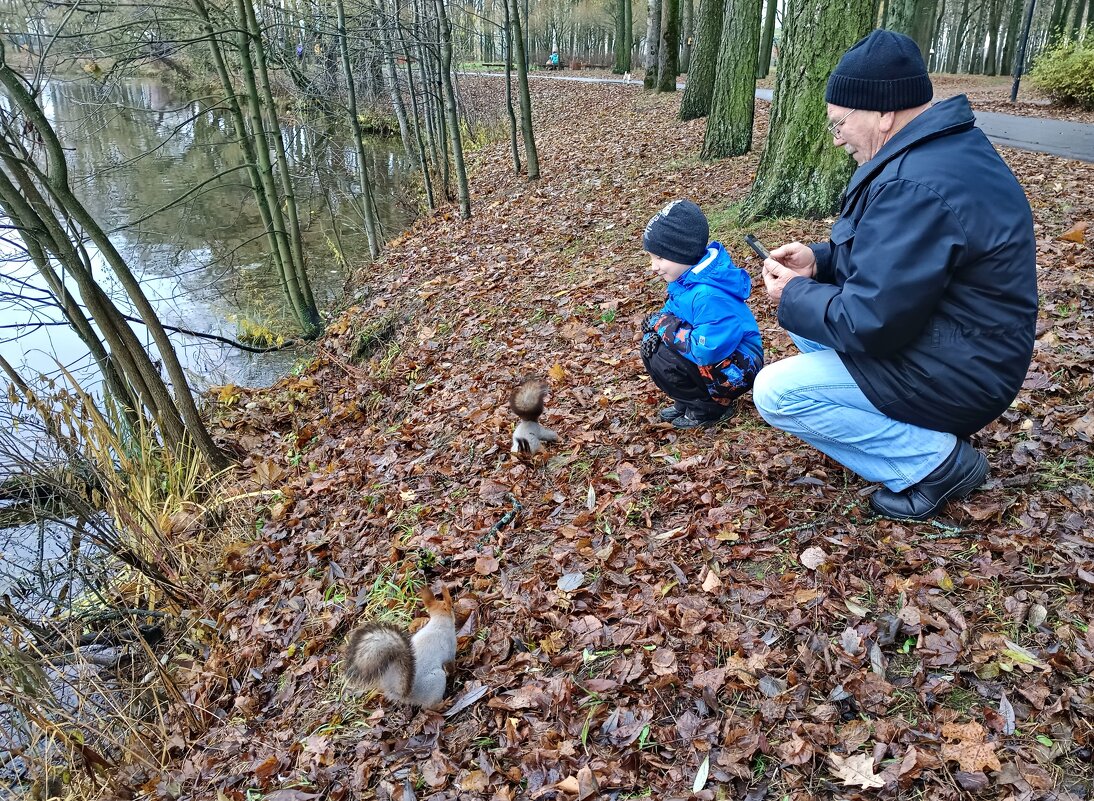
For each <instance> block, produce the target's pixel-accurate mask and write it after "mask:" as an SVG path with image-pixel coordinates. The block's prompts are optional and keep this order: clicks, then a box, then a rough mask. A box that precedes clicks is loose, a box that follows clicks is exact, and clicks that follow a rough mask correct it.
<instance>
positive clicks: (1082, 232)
mask: <svg viewBox="0 0 1094 801" xmlns="http://www.w3.org/2000/svg"><path fill="white" fill-rule="evenodd" d="M1089 225H1090V223H1088V222H1086V220H1080V221H1079V222H1077V223H1075V224H1074V225H1073V226H1071V227H1070V228H1068V229H1067V230H1066V231H1064V232H1063V233H1062V234H1060V235H1059V236H1058V237H1056V238H1057V239H1062V240H1064V241H1065V242H1078V243H1079V244H1080V245H1084V244H1086V229H1087V227H1088V226H1089Z"/></svg>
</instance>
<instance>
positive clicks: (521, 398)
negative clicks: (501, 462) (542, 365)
mask: <svg viewBox="0 0 1094 801" xmlns="http://www.w3.org/2000/svg"><path fill="white" fill-rule="evenodd" d="M546 396H547V382H546V381H544V380H543V379H542V378H526V379H525V380H524V381H521V382H520V384H519V385H518V386H517V388H516V389H514V390H513V394H512V395H510V396H509V408H510V409H512V410H513V413H514V414H515V415H516V416H517V417H519V418H520V422H519V423H517V427H516V428H515V429H514V430H513V447H512V449H511V452H512V453H535V452H536V451H538V450H539V446H540V445H541V444H543V443H544V442H558V434H556V433H555V432H554V431H552V430H551V429H549V428H545V427H544V426H541V425H540V424H539V418H540V415H542V414H543V399H544V398H545V397H546Z"/></svg>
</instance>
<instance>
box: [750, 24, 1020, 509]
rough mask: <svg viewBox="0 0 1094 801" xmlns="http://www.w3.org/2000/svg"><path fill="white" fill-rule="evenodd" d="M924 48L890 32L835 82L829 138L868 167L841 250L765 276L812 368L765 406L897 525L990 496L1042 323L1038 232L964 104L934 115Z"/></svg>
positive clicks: (791, 375)
mask: <svg viewBox="0 0 1094 801" xmlns="http://www.w3.org/2000/svg"><path fill="white" fill-rule="evenodd" d="M932 95H933V88H932V86H931V80H930V77H929V76H928V75H927V68H926V65H925V64H924V63H923V58H922V56H921V55H920V52H919V48H918V47H917V45H916V44H915V42H914V41H913V40H912V39H910V38H908V37H907V36H904V35H902V34H899V33H893V32H891V31H886V30H875V31H873V32H872V33H870V34H869V35H868V36H866V37H865V38H864V39H862V40H861V41H859V42H858V43H857V44H855V45H854V46H853V47H852V48H851V49H850V50H848V51H847V52H846V53H845V54H844V55H843V58H842V59H841V60H840V62H839V64H838V65H837V66H836V69H835V71H834V72H833V73H832V75H831V76H830V78H829V80H828V86H827V90H826V92H825V100H826V101H827V103H828V108H827V113H828V121H829V125H828V132H829V133H830V134H831V136H832V138H833V140H834V144H835V145H836V146H837V147H842V148H843V149H844V150H846V151H847V152H848V153H849V154H850V155H851V157H852V158H853V159H854V160H855V162H856V163H857V164H858V165H859V166H858V170H856V172H855V174H854V175H853V176H852V178H851V182H850V184H849V185H848V187H847V191H846V194H845V199H844V201H843V206H842V209H841V211H840V216H839V219H838V220H837V221H836V223H835V224H834V225H833V226H832V233H831V237H830V241H829V242H825V243H823V244H814V245H810V246H808V247H806V246H805V245H803V244H801V243H800V242H792V243H790V244H787V245H783V246H782V247H780V248H776V249H774V250H773V251H772V252H771V258H769V259H767V260H766V261H765V262H764V284H765V288H766V290H767V294H768V296H769V297H770V298H771V299H772V300H774V301H776V302H778V317H779V323H780V324H781V325H782V327H783V328H785V329H786V330H787V331H788V332H789V333H790V335H791V338H792V339H793V340H794V342H795V344H797V346H798V349H799V350H800V351H801V354H800V355H797V356H793V357H791V358H788V359H783V360H781V361H779V362H776V363H775V364H771V365H769V366H767V367H765V368H764V369H763V370H762V371H761V372H760V373H759V375H758V376H757V377H756V384H755V387H754V389H753V397H754V398H755V402H756V407H757V409H758V410H759V411H760V414H761V415H763V417H764V419H766V420H767V421H768V422H769V423H771V424H772V425H773V426H776V427H778V428H781V429H783V430H784V431H788V432H790V433H792V434H794V435H796V436H798V437H800V438H801V439H803V440H805V441H806V442H808V443H810V444H811V445H813V446H814V447H816V448H817V449H818V450H821V451H823V452H824V453H826V454H828V455H829V456H831V457H832V458H833V459H835V460H836V461H838V462H840V463H841V464H843V465H844V466H846V467H847V468H848V469H850V470H853V471H854V472H856V473H858V474H860V475H861V476H863V477H864V478H866V479H867V480H868V481H876V482H880V483H882V484H884V488H883V489H879V490H878V491H876V492H875V493H874V494H873V495H872V496H871V498H870V504H871V506H872V507H873V509H874V511H875V512H877V513H878V514H881V515H884V516H886V517H895V518H910V519H913V520H924V519H927V518H929V517H931V516H933V515H934V514H935V513H936V512H938V511H939V510H940V509H941V508H942V507H943V506H944V505H945V503H946V502H947V501H948V500H950V499H954V498H962V497H965V496H966V495H968V494H969V493H970V492H972V491H973V490H974V489H976V488H977V487H979V486H980V485H981V484H983V482H984V480H985V479H986V478H987V474H988V464H987V460H986V459H985V458H984V456H983V455H982V454H981V453H979V452H978V451H977V450H976V449H975V448H973V446H972V445H971V444H970V443H969V439H968V438H969V437H970V436H971V435H972V434H974V433H976V432H977V431H979V430H980V429H981V428H983V427H984V426H985V425H987V424H988V423H990V422H991V421H992V420H994V419H995V418H996V417H998V416H999V415H1000V414H1001V413H1002V412H1003V411H1004V410H1005V409H1006V408H1007V407H1008V406H1009V405H1010V402H1011V401H1012V400H1014V397H1015V396H1016V395H1017V394H1018V390H1019V389H1020V388H1021V386H1022V381H1023V380H1024V378H1025V374H1026V370H1027V368H1028V367H1029V362H1030V359H1031V357H1032V354H1033V339H1034V330H1035V327H1036V320H1037V282H1036V273H1035V269H1036V248H1035V243H1034V237H1033V218H1032V215H1031V213H1030V208H1029V203H1028V201H1027V200H1026V197H1025V194H1024V192H1023V191H1022V187H1021V186H1020V185H1019V184H1018V182H1017V180H1015V178H1014V175H1013V174H1012V173H1011V172H1010V170H1009V169H1008V168H1007V166H1006V164H1004V163H1003V160H1002V159H1001V158H1000V157H999V154H998V153H996V152H995V149H994V148H993V147H992V146H991V144H990V143H989V142H988V140H987V138H986V137H985V136H984V134H983V132H982V131H980V129H978V128H975V127H974V122H975V121H974V118H973V115H972V110H971V109H970V107H969V103H968V99H967V98H966V97H965V96H964V95H961V96H958V97H953V98H950V99H948V100H945V101H942V102H940V103H938V104H936V105H934V106H932V105H930V101H931V97H932Z"/></svg>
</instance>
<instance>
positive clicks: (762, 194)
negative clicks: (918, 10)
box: [741, 0, 874, 223]
mask: <svg viewBox="0 0 1094 801" xmlns="http://www.w3.org/2000/svg"><path fill="white" fill-rule="evenodd" d="M873 14H874V4H873V0H839V2H826V0H790V2H789V3H788V7H787V13H786V18H785V20H784V24H783V38H782V43H781V45H780V49H779V71H778V78H777V79H776V81H775V95H774V99H773V102H772V107H771V122H770V126H769V132H768V136H767V146H766V148H765V149H764V153H763V157H762V158H761V159H760V165H759V167H758V169H757V171H756V179H755V181H754V182H753V185H752V191H751V193H750V194H749V195H748V197H747V198H746V199H745V203H744V208H743V210H742V212H741V218H742V221H743V222H745V223H749V222H752V221H754V220H757V219H760V218H762V217H807V218H816V217H826V216H828V215H831V214H833V213H835V212H836V210H837V208H838V206H839V197H840V194H841V193H842V192H843V190H844V188H845V187H846V186H847V181H848V179H849V178H850V176H851V172H852V168H853V162H852V161H851V160H850V159H849V158H848V157H847V154H846V153H844V152H843V150H841V149H837V148H834V147H833V146H832V138H831V137H830V136H828V132H827V130H826V125H827V118H826V115H825V112H826V106H825V102H824V89H825V84H826V83H827V81H828V76H829V75H830V74H831V72H832V70H833V69H834V68H835V66H836V62H838V61H839V58H840V56H842V55H843V53H844V52H845V51H846V50H847V48H848V47H850V46H851V45H852V44H854V43H855V42H857V41H858V40H859V39H861V38H862V37H863V36H865V35H866V33H868V32H869V31H870V29H871V28H872V27H873V23H874V17H873Z"/></svg>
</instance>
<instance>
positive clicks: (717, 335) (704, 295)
mask: <svg viewBox="0 0 1094 801" xmlns="http://www.w3.org/2000/svg"><path fill="white" fill-rule="evenodd" d="M751 293H752V279H751V278H749V276H748V273H746V272H745V271H744V270H742V269H741V268H740V267H738V266H737V265H736V264H734V263H733V259H731V258H730V257H729V254H728V253H727V252H726V249H725V248H723V247H722V246H721V245H720V244H719V243H718V242H711V243H710V245H708V246H707V255H706V257H705V258H703V259H702V260H701V261H700V262H699V263H698V264H696V265H694V266H693V267H692V268H691V269H690V270H688V271H687V272H686V273H684V274H683V275H681V276H680V277H679V278H677V279H676V280H675V281H673V282H672V283H671V284H669V285H668V299H667V300H666V301H665V305H664V307H663V308H662V309H661V314H672V315H674V316H676V317H677V318H679V319H680V320H681V321H682V322H684V323H687V326H681V327H680V328H679V329H678V331H677V332H676V338H677V339H678V340H679V341H677V342H674V343H671V347H672V348H673V350H676V351H677V352H679V353H681V354H682V355H683V356H684V357H685V358H687V359H688V360H689V361H691V362H694V363H695V364H697V365H699V366H700V367H703V366H708V365H715V364H718V363H719V362H721V361H722V360H723V359H725V358H727V357H729V356H731V355H732V354H733V353H734V352H735V351H737V350H738V349H739V348H742V346H743V348H744V350H746V351H747V352H748V355H750V356H754V357H757V358H759V357H760V356H761V355H762V348H761V339H760V328H759V326H758V325H756V318H755V317H754V316H753V315H752V311H751V310H750V309H749V308H748V305H747V304H746V303H745V300H746V299H747V298H748V296H749V295H750V294H751Z"/></svg>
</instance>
